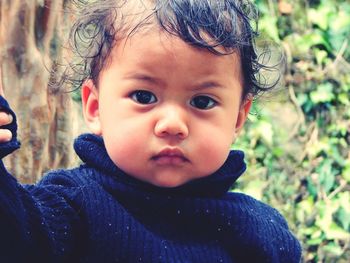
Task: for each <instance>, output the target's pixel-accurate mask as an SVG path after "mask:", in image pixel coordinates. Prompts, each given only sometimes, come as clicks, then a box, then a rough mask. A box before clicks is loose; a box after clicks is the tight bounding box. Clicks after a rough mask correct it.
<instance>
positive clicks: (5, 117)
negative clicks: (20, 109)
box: [0, 109, 12, 143]
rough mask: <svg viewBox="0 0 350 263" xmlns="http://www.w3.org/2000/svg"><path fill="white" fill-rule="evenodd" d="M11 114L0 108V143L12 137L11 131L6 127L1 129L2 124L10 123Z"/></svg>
mask: <svg viewBox="0 0 350 263" xmlns="http://www.w3.org/2000/svg"><path fill="white" fill-rule="evenodd" d="M11 122H12V116H11V115H9V114H7V113H6V112H4V111H2V110H1V109H0V143H2V142H8V141H10V140H11V138H12V133H11V131H10V130H8V129H3V128H2V126H4V125H7V124H10V123H11Z"/></svg>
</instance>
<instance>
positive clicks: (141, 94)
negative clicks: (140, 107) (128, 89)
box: [129, 90, 157, 104]
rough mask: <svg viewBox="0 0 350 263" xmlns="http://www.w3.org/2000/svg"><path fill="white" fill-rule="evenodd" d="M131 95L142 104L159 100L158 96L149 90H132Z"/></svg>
mask: <svg viewBox="0 0 350 263" xmlns="http://www.w3.org/2000/svg"><path fill="white" fill-rule="evenodd" d="M129 97H130V98H131V99H132V100H133V101H135V102H137V103H140V104H152V103H155V102H157V98H156V96H155V95H154V94H153V93H152V92H150V91H147V90H137V91H134V92H132V93H131V94H130V95H129Z"/></svg>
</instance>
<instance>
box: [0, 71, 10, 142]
mask: <svg viewBox="0 0 350 263" xmlns="http://www.w3.org/2000/svg"><path fill="white" fill-rule="evenodd" d="M1 80H2V79H1V69H0V95H1V96H3V97H4V90H3V88H2V81H1ZM12 121H13V119H12V116H11V115H10V114H8V113H6V112H5V111H3V110H2V109H0V143H3V142H8V141H10V140H11V138H12V133H11V131H10V130H8V129H3V128H2V127H3V126H4V125H7V124H10V123H11V122H12Z"/></svg>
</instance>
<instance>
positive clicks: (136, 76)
mask: <svg viewBox="0 0 350 263" xmlns="http://www.w3.org/2000/svg"><path fill="white" fill-rule="evenodd" d="M125 79H131V80H139V81H143V82H148V83H150V84H157V85H163V86H164V84H165V83H164V81H162V80H161V79H159V78H155V77H151V76H149V75H145V74H142V73H130V74H127V75H126V76H125Z"/></svg>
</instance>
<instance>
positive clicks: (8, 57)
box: [0, 0, 78, 183]
mask: <svg viewBox="0 0 350 263" xmlns="http://www.w3.org/2000/svg"><path fill="white" fill-rule="evenodd" d="M65 6H66V3H65V1H64V0H45V1H43V0H41V1H40V0H0V12H1V13H0V51H1V53H0V54H1V59H0V62H1V67H2V80H3V87H4V91H5V96H6V98H7V100H8V101H9V103H10V104H11V106H12V108H13V110H14V111H15V112H16V114H17V119H18V126H19V129H18V137H19V139H20V141H21V144H22V147H21V149H20V150H18V151H17V152H15V153H14V154H12V155H11V156H9V157H7V158H6V162H5V164H6V166H7V167H8V168H9V170H10V172H11V173H12V174H14V175H15V176H16V177H17V178H18V179H19V181H21V182H22V183H33V182H35V181H37V180H38V179H40V177H41V175H42V173H43V172H45V171H46V170H48V169H51V168H58V167H68V166H70V165H72V163H73V162H74V160H73V159H72V146H71V143H72V139H73V136H74V134H75V133H76V132H74V129H73V123H74V122H75V121H73V117H75V118H76V116H78V115H77V114H76V109H75V108H76V107H73V101H72V100H71V94H70V93H67V92H62V91H60V90H54V89H50V88H49V86H48V83H49V82H50V80H51V78H52V76H51V74H50V71H51V69H52V68H53V67H55V65H56V64H54V63H53V61H57V59H58V58H59V57H61V53H62V50H63V49H62V45H61V44H60V43H61V40H62V36H63V35H64V34H65V28H64V25H67V19H65V12H64V8H65Z"/></svg>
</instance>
